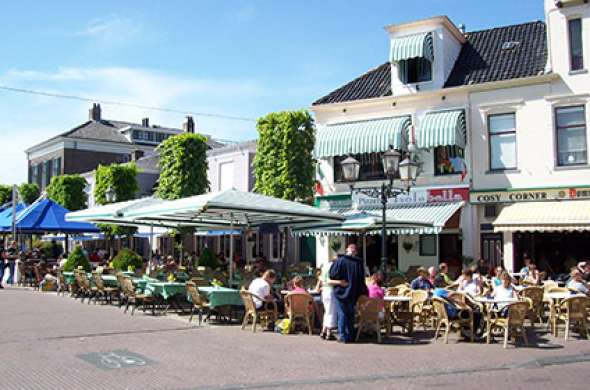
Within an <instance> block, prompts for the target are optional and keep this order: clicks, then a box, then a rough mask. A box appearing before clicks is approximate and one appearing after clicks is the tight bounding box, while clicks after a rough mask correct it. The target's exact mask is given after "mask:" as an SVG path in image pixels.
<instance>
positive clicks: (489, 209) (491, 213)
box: [483, 204, 498, 218]
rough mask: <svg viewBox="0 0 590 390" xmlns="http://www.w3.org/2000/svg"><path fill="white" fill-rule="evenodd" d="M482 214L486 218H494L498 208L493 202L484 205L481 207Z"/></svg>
mask: <svg viewBox="0 0 590 390" xmlns="http://www.w3.org/2000/svg"><path fill="white" fill-rule="evenodd" d="M483 215H484V217H486V218H495V217H496V216H497V215H498V209H497V207H496V205H495V204H489V205H486V206H485V207H484V209H483Z"/></svg>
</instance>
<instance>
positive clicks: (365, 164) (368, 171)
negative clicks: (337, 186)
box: [334, 153, 386, 182]
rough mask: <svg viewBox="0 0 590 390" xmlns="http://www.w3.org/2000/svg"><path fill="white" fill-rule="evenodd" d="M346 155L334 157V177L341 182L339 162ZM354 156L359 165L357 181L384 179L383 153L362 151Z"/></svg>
mask: <svg viewBox="0 0 590 390" xmlns="http://www.w3.org/2000/svg"><path fill="white" fill-rule="evenodd" d="M346 157H348V156H336V157H334V179H335V180H336V181H337V182H342V181H343V180H344V178H343V177H342V167H341V165H340V163H341V162H342V161H343V160H344V159H345V158H346ZM352 157H354V158H355V159H356V160H357V161H358V162H359V163H361V167H360V170H359V181H370V180H384V179H386V177H385V172H383V153H362V154H355V155H353V156H352Z"/></svg>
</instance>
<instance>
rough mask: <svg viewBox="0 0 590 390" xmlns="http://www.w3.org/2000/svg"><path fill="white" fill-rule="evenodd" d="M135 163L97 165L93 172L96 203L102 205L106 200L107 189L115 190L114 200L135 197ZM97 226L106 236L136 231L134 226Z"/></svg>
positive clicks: (137, 186) (136, 189) (136, 188)
mask: <svg viewBox="0 0 590 390" xmlns="http://www.w3.org/2000/svg"><path fill="white" fill-rule="evenodd" d="M137 172H138V169H137V165H135V164H133V163H131V164H111V165H99V166H98V168H96V172H95V173H94V181H95V184H94V199H95V201H96V203H97V204H100V205H103V204H107V203H109V202H108V201H107V196H106V194H107V191H109V189H112V190H113V191H114V192H115V201H116V202H124V201H126V200H131V199H135V195H136V194H137V191H138V190H139V184H138V183H137ZM98 228H99V229H100V230H101V231H102V232H103V233H104V234H105V235H107V236H109V237H113V236H122V235H131V234H134V233H135V232H136V231H137V228H135V227H129V226H117V225H109V224H99V225H98Z"/></svg>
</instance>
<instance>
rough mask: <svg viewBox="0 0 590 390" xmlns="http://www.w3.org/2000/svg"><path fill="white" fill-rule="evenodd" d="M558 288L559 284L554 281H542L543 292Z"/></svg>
mask: <svg viewBox="0 0 590 390" xmlns="http://www.w3.org/2000/svg"><path fill="white" fill-rule="evenodd" d="M557 287H559V284H558V283H557V282H556V281H554V280H545V281H543V289H544V290H545V292H549V290H551V289H552V288H557Z"/></svg>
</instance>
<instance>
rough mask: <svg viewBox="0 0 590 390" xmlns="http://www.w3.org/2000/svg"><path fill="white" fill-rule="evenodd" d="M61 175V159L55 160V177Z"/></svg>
mask: <svg viewBox="0 0 590 390" xmlns="http://www.w3.org/2000/svg"><path fill="white" fill-rule="evenodd" d="M59 175H61V157H57V158H54V159H53V176H59Z"/></svg>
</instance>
